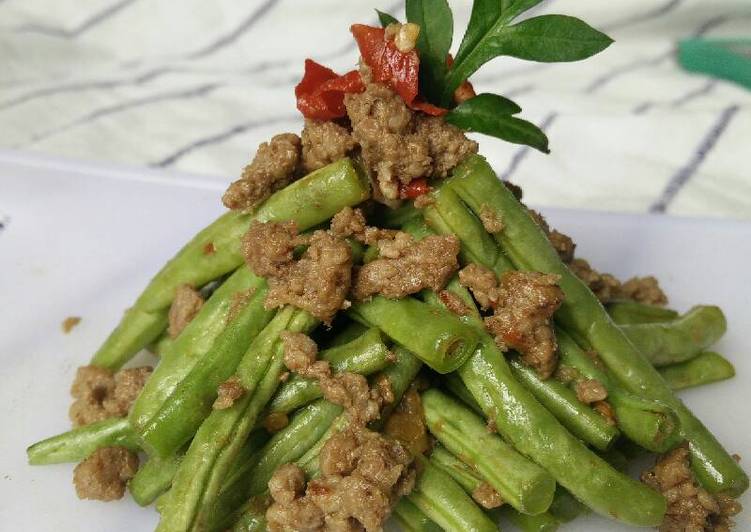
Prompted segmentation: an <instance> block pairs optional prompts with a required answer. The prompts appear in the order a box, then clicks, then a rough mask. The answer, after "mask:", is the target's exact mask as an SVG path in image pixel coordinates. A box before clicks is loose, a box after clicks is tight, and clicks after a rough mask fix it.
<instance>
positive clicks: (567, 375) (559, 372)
mask: <svg viewBox="0 0 751 532" xmlns="http://www.w3.org/2000/svg"><path fill="white" fill-rule="evenodd" d="M555 378H556V379H558V380H559V381H561V382H562V383H563V384H569V383H570V382H574V381H577V380H579V379H580V378H581V374H580V373H579V370H578V369H576V368H572V367H571V366H564V365H563V364H558V367H557V368H555Z"/></svg>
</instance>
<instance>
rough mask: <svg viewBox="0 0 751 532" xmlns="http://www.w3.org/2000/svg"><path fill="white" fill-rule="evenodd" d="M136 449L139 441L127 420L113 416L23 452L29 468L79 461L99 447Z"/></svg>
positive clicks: (64, 433)
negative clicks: (31, 466) (30, 466)
mask: <svg viewBox="0 0 751 532" xmlns="http://www.w3.org/2000/svg"><path fill="white" fill-rule="evenodd" d="M112 446H120V447H127V448H128V449H131V450H133V451H137V450H139V445H138V438H137V437H136V435H135V434H134V433H133V430H132V429H131V428H130V424H129V423H128V420H127V419H124V418H118V417H113V418H109V419H105V420H103V421H98V422H97V423H91V424H90V425H86V426H83V427H78V428H75V429H73V430H69V431H68V432H63V433H62V434H58V435H57V436H52V437H51V438H47V439H44V440H42V441H39V442H37V443H35V444H33V445H31V446H29V447H28V448H27V449H26V456H27V458H28V460H29V464H30V465H49V464H62V463H65V462H80V461H81V460H85V459H86V458H87V457H88V456H89V455H91V453H93V452H94V451H96V450H97V449H101V448H102V447H112Z"/></svg>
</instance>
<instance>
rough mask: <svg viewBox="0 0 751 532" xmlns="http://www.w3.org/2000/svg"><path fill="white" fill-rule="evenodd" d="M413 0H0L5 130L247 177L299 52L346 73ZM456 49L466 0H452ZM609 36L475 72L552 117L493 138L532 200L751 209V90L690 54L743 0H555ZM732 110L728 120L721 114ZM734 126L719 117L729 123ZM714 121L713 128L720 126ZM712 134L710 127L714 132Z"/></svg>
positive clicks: (298, 63)
mask: <svg viewBox="0 0 751 532" xmlns="http://www.w3.org/2000/svg"><path fill="white" fill-rule="evenodd" d="M402 5H403V1H402V0H377V1H375V0H347V1H346V2H345V1H341V0H304V1H301V0H212V1H210V2H207V1H206V0H180V1H179V2H175V1H170V0H86V1H81V0H0V64H2V69H1V70H0V147H5V148H14V149H21V150H26V151H33V152H36V153H44V154H55V155H60V156H65V157H70V158H80V159H84V160H98V161H107V162H115V163H121V164H128V165H133V166H139V165H142V166H161V167H169V168H172V169H177V170H180V171H188V172H198V173H204V174H207V175H221V176H224V177H225V179H226V180H229V179H230V178H232V177H235V176H238V175H239V173H240V171H241V168H242V166H243V165H244V164H246V163H247V162H248V161H249V159H250V158H251V155H252V154H253V153H254V152H255V149H256V147H257V146H258V144H259V143H260V142H262V141H265V140H267V139H268V138H269V137H271V136H272V135H273V134H275V133H278V132H280V131H299V130H300V128H301V125H302V118H301V117H300V115H299V113H298V112H297V111H296V110H295V102H294V95H293V87H294V85H295V84H296V83H297V82H298V81H299V80H300V77H301V74H302V67H303V60H304V59H305V58H306V57H311V58H314V59H316V60H318V61H320V62H323V63H325V64H327V65H328V66H330V67H332V68H333V69H335V70H337V71H338V72H345V71H347V70H350V69H352V68H353V66H354V65H355V63H356V61H357V52H356V50H355V46H354V42H353V39H352V37H351V35H350V34H349V31H348V28H349V26H350V24H352V23H353V22H362V23H370V24H375V23H376V20H375V14H374V12H373V8H375V7H378V8H379V9H382V10H387V11H391V12H392V13H394V14H395V15H397V16H399V17H400V18H402V17H403V13H404V11H403V9H402ZM451 5H452V6H453V8H454V12H455V19H456V22H455V27H456V29H457V32H456V36H455V38H454V50H456V48H457V47H458V43H459V41H460V39H461V31H462V30H463V29H464V28H465V27H466V21H467V18H468V14H469V8H470V6H471V2H469V1H468V0H451ZM543 13H564V14H569V15H575V16H579V17H581V18H583V19H584V20H586V21H587V22H588V23H590V24H591V25H593V26H595V27H597V28H599V29H602V30H603V31H606V32H607V33H608V34H609V35H611V36H612V37H613V38H614V39H615V40H616V42H615V44H613V45H612V46H610V47H609V48H608V49H607V50H605V51H604V52H603V53H601V54H599V55H597V56H595V57H593V58H591V59H589V60H587V61H583V62H577V63H566V64H552V65H540V64H534V63H529V62H524V61H520V60H516V59H509V58H501V59H497V60H494V61H493V62H491V63H489V64H487V65H485V66H483V67H482V69H480V71H479V72H478V73H477V74H476V75H475V76H473V77H472V81H473V82H474V83H475V87H476V88H477V89H478V91H490V92H498V93H500V94H504V95H507V96H509V97H511V98H512V99H514V100H516V101H517V102H518V103H519V104H520V105H521V106H522V108H523V109H524V111H523V114H522V116H523V117H525V118H527V119H529V120H532V121H534V122H537V123H540V124H545V125H546V128H547V134H548V135H549V137H550V142H551V149H552V153H551V154H550V155H548V156H545V155H542V154H540V153H538V152H535V151H534V150H527V149H524V148H520V147H518V146H515V145H511V144H505V143H502V142H500V141H497V140H494V139H489V138H484V139H483V141H482V146H481V150H482V152H483V153H484V154H486V155H487V156H488V157H489V158H490V160H491V161H492V163H493V165H494V167H495V168H497V169H498V171H499V172H500V173H509V174H512V177H513V179H514V180H516V181H518V182H519V184H520V185H523V186H524V188H525V191H526V193H527V196H528V198H529V200H530V201H531V202H532V203H534V204H537V205H543V206H563V207H578V208H586V209H597V210H614V211H630V212H646V211H647V210H649V209H650V208H653V207H654V206H655V204H656V202H657V201H658V200H659V199H660V198H661V196H662V195H663V194H664V191H665V189H666V187H667V186H668V184H669V183H670V182H671V181H673V180H675V179H677V178H680V176H681V175H685V173H688V179H687V180H686V183H685V185H684V186H682V187H681V189H680V191H679V193H678V194H676V195H675V197H674V198H673V199H672V201H670V203H669V205H668V206H667V212H669V213H675V214H690V215H699V216H716V217H734V218H751V175H749V171H748V164H747V162H748V149H749V140H750V139H751V109H750V106H751V92H749V91H748V90H746V89H744V88H741V87H739V86H736V85H733V84H731V83H728V82H723V81H713V80H710V79H708V78H706V77H703V76H700V75H695V74H689V73H686V72H684V71H683V70H681V69H680V67H679V66H678V64H677V62H676V60H675V53H674V50H675V48H676V46H677V43H678V41H679V40H680V39H683V38H688V37H692V36H697V35H702V36H704V37H723V38H724V37H731V38H732V37H746V38H748V37H750V36H751V2H749V1H748V0H712V1H706V0H621V1H618V2H604V1H603V0H549V1H546V2H542V3H541V4H540V5H539V6H537V7H536V8H535V9H534V10H533V13H532V14H534V15H539V14H543ZM723 124H724V126H723ZM720 126H722V127H720ZM716 132H717V133H716ZM715 133H716V134H715Z"/></svg>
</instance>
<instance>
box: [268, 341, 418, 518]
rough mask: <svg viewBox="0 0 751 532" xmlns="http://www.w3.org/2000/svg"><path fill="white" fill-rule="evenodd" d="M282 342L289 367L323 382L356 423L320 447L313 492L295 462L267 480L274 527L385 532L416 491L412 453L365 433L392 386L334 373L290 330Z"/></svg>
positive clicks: (389, 397)
mask: <svg viewBox="0 0 751 532" xmlns="http://www.w3.org/2000/svg"><path fill="white" fill-rule="evenodd" d="M281 337H282V341H283V342H284V360H285V364H286V365H287V367H289V368H290V369H294V371H296V372H297V373H299V374H300V375H303V376H306V377H312V378H317V379H319V382H320V384H321V389H322V391H323V395H324V397H325V398H326V399H327V400H329V401H331V402H334V403H336V404H339V405H342V406H344V407H345V408H346V409H347V413H348V415H349V421H350V423H349V426H348V428H347V429H345V430H343V431H341V432H339V433H337V434H334V435H333V436H331V438H329V439H328V441H327V442H326V443H325V445H324V446H323V448H322V449H321V453H320V457H319V465H320V469H321V477H319V478H317V479H315V480H312V481H311V482H309V483H308V485H307V488H305V484H304V475H303V472H302V470H300V469H299V468H298V467H297V466H296V465H292V464H288V465H285V466H282V467H280V468H279V469H277V471H275V472H274V475H273V477H272V479H271V481H270V482H269V490H270V492H271V496H272V498H273V499H274V502H273V504H272V505H271V506H270V507H269V509H268V510H267V512H266V518H267V520H268V529H269V530H270V531H276V530H279V531H282V530H283V531H288V530H315V531H319V530H362V529H363V528H364V529H365V530H382V526H383V522H384V521H385V520H386V519H387V518H388V516H389V515H390V513H391V508H392V507H393V505H394V504H395V503H396V501H397V500H398V499H399V497H401V496H402V495H404V494H406V493H408V492H409V491H410V490H411V489H412V487H413V485H414V479H415V471H414V467H413V465H412V456H411V454H410V453H409V451H408V450H407V449H406V448H405V447H404V446H403V445H402V444H401V443H399V442H398V441H396V440H393V439H388V438H386V437H384V436H383V435H382V434H379V433H377V432H372V431H370V430H368V429H366V428H365V425H366V424H367V423H368V422H370V421H372V420H373V419H376V418H377V417H378V416H379V412H380V407H381V406H382V404H383V402H384V398H386V399H387V400H391V401H393V392H392V391H391V388H390V385H389V383H388V382H386V383H379V384H378V385H377V386H376V387H374V388H373V389H369V388H368V383H367V381H366V380H365V377H363V376H362V375H358V374H355V373H346V372H345V373H340V374H337V375H332V374H331V370H330V368H329V366H328V363H326V362H325V361H316V354H317V351H318V348H317V346H316V344H315V342H313V341H312V340H311V339H310V338H309V337H307V336H305V335H303V334H300V333H291V332H285V333H283V334H282V336H281ZM303 493H304V494H303Z"/></svg>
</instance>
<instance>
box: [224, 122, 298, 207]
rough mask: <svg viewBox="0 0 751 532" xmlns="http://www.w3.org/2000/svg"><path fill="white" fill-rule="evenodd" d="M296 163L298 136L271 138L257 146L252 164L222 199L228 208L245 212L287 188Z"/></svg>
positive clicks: (276, 136)
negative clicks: (244, 210)
mask: <svg viewBox="0 0 751 532" xmlns="http://www.w3.org/2000/svg"><path fill="white" fill-rule="evenodd" d="M299 163H300V137H298V136H297V135H295V134H294V133H282V134H280V135H275V136H274V137H272V139H271V140H270V141H269V142H264V143H263V144H261V145H260V146H259V147H258V151H257V152H256V155H255V157H254V158H253V161H252V162H251V163H250V164H249V165H248V166H246V167H245V169H244V170H243V173H242V176H241V177H240V179H238V180H237V181H235V182H234V183H232V184H231V185H230V186H229V188H228V189H227V191H226V192H225V193H224V196H223V197H222V201H223V202H224V205H225V206H226V207H227V208H229V209H248V208H251V207H254V206H255V205H257V204H259V203H261V202H262V201H264V200H265V199H266V198H268V197H269V196H270V195H271V194H273V193H274V192H276V191H277V190H279V189H281V188H283V187H285V186H287V185H288V184H289V183H290V182H291V181H292V180H293V179H294V176H295V175H296V170H297V167H298V164H299Z"/></svg>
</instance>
